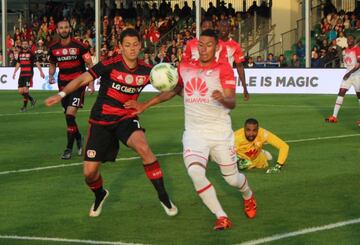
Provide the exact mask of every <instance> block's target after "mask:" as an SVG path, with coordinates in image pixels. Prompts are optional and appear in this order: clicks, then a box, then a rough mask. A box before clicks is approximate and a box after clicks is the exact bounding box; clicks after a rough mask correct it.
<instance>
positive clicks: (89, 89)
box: [87, 83, 95, 94]
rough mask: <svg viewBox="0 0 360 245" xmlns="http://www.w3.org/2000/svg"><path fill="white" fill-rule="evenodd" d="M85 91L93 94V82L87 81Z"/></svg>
mask: <svg viewBox="0 0 360 245" xmlns="http://www.w3.org/2000/svg"><path fill="white" fill-rule="evenodd" d="M87 91H88V92H89V94H93V93H94V92H95V87H94V83H89V85H88V86H87Z"/></svg>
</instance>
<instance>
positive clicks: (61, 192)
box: [0, 91, 360, 244]
mask: <svg viewBox="0 0 360 245" xmlns="http://www.w3.org/2000/svg"><path fill="white" fill-rule="evenodd" d="M51 94H54V92H52V93H49V92H38V91H31V95H33V96H34V97H36V98H37V99H38V104H37V105H36V106H35V108H32V109H31V108H30V109H29V110H28V112H26V113H20V112H19V108H20V107H21V104H22V100H21V97H20V96H19V95H17V94H16V92H15V91H1V92H0V96H1V97H0V98H1V103H0V119H1V120H0V156H1V158H0V172H3V171H8V170H18V169H28V168H36V167H45V166H50V165H58V164H70V163H76V162H79V163H80V162H81V161H82V158H81V157H78V156H76V154H75V151H74V156H73V158H72V159H71V160H69V161H63V160H60V159H59V157H60V155H61V153H62V152H63V150H64V148H65V143H66V131H65V120H64V117H63V115H62V109H61V107H60V106H54V107H51V108H45V107H44V106H43V105H42V101H43V99H45V98H46V97H47V96H49V95H51ZM152 95H153V94H150V93H146V94H143V95H142V96H141V97H140V100H144V99H146V98H149V97H150V96H152ZM95 97H96V96H95V95H93V96H87V98H86V102H85V104H86V106H85V108H84V109H83V110H82V111H81V112H79V113H78V116H77V122H78V124H79V128H80V130H81V132H82V133H83V134H85V133H86V129H87V119H88V117H89V109H90V108H91V106H92V104H93V102H94V99H95ZM335 98H336V96H335V95H332V96H320V95H252V96H251V99H250V101H249V102H243V101H242V98H241V97H239V98H238V106H237V107H236V109H235V110H234V111H233V112H232V119H233V128H234V129H237V128H240V127H242V124H243V122H244V120H245V119H246V118H248V117H255V118H257V119H258V120H259V122H260V124H261V126H262V127H264V128H266V129H268V130H270V131H272V132H274V133H275V134H277V135H278V136H280V137H281V138H283V139H284V140H297V139H307V138H314V137H327V136H338V135H349V134H360V128H359V127H358V126H357V125H356V123H355V122H356V120H357V119H358V117H359V115H360V112H359V108H358V106H357V100H356V99H355V97H354V96H347V97H346V98H345V101H344V105H343V107H342V109H341V111H340V114H339V123H337V124H326V123H325V122H324V118H325V117H326V116H328V115H330V114H331V112H332V107H333V104H334V102H335ZM141 125H142V126H143V127H145V128H146V135H147V138H148V141H149V143H150V145H151V147H152V149H153V151H154V153H156V154H157V153H169V152H172V153H179V152H181V151H182V145H181V137H182V130H183V107H182V104H181V98H175V99H173V100H171V101H169V102H166V103H163V104H161V107H158V108H152V109H150V110H148V111H146V112H145V113H144V114H143V115H141ZM289 145H290V154H289V158H288V161H287V165H286V167H284V169H283V170H282V172H281V173H280V174H278V175H266V174H264V170H252V171H246V172H245V174H246V176H247V177H248V179H249V182H250V185H251V187H252V188H253V190H254V192H255V197H256V198H257V202H258V215H257V217H256V218H255V219H254V220H248V219H247V218H246V217H245V215H244V213H243V205H242V199H241V195H240V193H239V192H238V191H236V190H235V189H234V188H232V187H230V186H228V185H227V184H226V182H225V181H224V180H223V179H222V177H221V175H220V171H219V170H218V167H217V166H216V164H214V163H212V162H210V163H209V166H208V174H207V175H208V178H209V179H210V181H211V182H212V183H213V184H214V186H215V188H216V190H217V194H218V198H219V200H220V202H221V203H222V205H223V208H224V209H225V211H226V212H227V213H228V215H229V217H230V218H231V220H232V221H233V225H234V226H233V229H231V230H228V231H223V232H215V231H212V226H213V224H214V222H215V217H214V216H213V215H212V214H211V213H210V212H209V210H208V209H207V208H206V207H205V206H204V205H203V204H202V202H201V200H200V198H199V197H198V196H197V195H196V193H195V190H194V188H193V186H192V183H191V180H190V178H189V177H188V175H187V173H186V170H185V167H184V165H183V161H182V156H181V154H175V155H170V156H162V157H159V160H160V163H161V166H162V169H163V172H164V175H165V184H166V186H167V189H168V192H169V194H170V195H171V197H172V199H173V201H174V202H175V203H176V205H177V206H178V208H179V210H180V213H179V215H178V216H176V217H168V216H166V215H165V213H164V211H163V209H162V207H161V206H160V203H159V202H158V200H157V197H156V194H155V191H154V190H153V187H152V185H151V183H150V182H149V181H148V179H147V178H146V177H145V174H144V171H143V167H142V164H141V161H140V160H139V159H135V160H126V161H118V162H117V163H114V164H105V165H103V166H102V169H101V171H102V175H103V177H104V179H105V187H106V188H108V189H109V191H110V196H109V198H108V200H107V202H106V203H105V205H104V209H103V213H102V215H101V216H100V217H98V218H89V217H88V216H87V214H88V209H89V208H90V205H91V203H92V201H93V195H92V193H91V192H90V191H89V190H88V189H87V187H86V185H85V184H84V181H83V176H82V167H81V165H79V166H72V167H67V168H57V169H49V170H42V171H31V172H27V173H11V174H3V175H0V177H1V180H0V183H1V187H0V196H1V201H0V210H2V214H1V216H0V235H18V236H38V237H58V238H68V239H84V240H100V241H122V242H129V243H131V242H132V243H146V244H234V243H241V242H244V241H248V240H253V239H259V238H263V237H267V236H271V235H274V234H280V233H287V232H293V231H296V230H301V229H304V228H309V227H314V226H323V225H326V224H330V223H336V222H340V221H345V220H350V219H355V218H360V215H359V213H360V205H359V203H360V195H359V191H358V184H359V159H360V150H359V146H360V136H355V137H347V138H338V139H323V140H316V141H304V142H296V143H289ZM266 149H268V150H269V151H270V152H272V154H273V156H274V157H275V159H276V157H277V152H276V151H275V150H274V149H273V148H272V147H266ZM133 156H136V154H135V153H134V152H132V151H130V150H129V149H127V148H126V147H124V146H121V150H120V153H119V155H118V157H119V158H126V157H133ZM359 234H360V224H354V225H349V226H345V227H341V228H337V229H333V230H328V231H321V232H316V233H311V234H306V235H302V236H297V237H292V238H287V239H284V240H279V241H275V242H273V243H272V244H311V243H312V244H334V243H337V244H359V242H360V238H359ZM0 244H68V243H61V242H59V243H55V242H40V241H18V240H7V239H0Z"/></svg>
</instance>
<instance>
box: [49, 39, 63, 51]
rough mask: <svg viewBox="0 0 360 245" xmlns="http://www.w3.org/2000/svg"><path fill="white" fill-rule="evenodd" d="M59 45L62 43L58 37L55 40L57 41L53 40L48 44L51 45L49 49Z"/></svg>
mask: <svg viewBox="0 0 360 245" xmlns="http://www.w3.org/2000/svg"><path fill="white" fill-rule="evenodd" d="M58 45H60V39H57V40H55V41H52V42H51V43H50V44H49V45H48V47H49V49H53V48H55V47H56V46H58Z"/></svg>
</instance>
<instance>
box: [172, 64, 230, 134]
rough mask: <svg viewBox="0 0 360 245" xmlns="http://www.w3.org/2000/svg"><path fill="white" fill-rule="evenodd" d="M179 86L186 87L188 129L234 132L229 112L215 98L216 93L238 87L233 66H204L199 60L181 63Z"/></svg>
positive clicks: (218, 132) (185, 104) (185, 100)
mask: <svg viewBox="0 0 360 245" xmlns="http://www.w3.org/2000/svg"><path fill="white" fill-rule="evenodd" d="M178 72H179V83H180V84H181V85H182V86H183V88H184V106H185V130H190V131H192V132H194V131H196V132H199V131H202V132H204V131H207V132H209V133H214V135H216V133H217V134H218V135H221V134H222V136H221V137H223V136H224V132H230V131H231V132H232V127H231V118H230V115H229V111H230V110H229V109H227V108H225V107H224V106H223V105H222V104H220V103H219V102H218V101H216V100H214V99H213V98H212V97H211V95H212V93H213V92H214V91H215V90H219V91H221V92H223V90H224V89H234V90H235V88H236V83H235V78H234V72H233V69H232V68H231V66H230V65H229V63H227V62H217V61H214V62H212V63H211V64H209V65H208V66H201V65H200V63H199V61H194V60H191V61H190V62H188V61H183V62H181V64H180V66H179V68H178Z"/></svg>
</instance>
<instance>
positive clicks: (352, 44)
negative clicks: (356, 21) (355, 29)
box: [347, 36, 354, 47]
mask: <svg viewBox="0 0 360 245" xmlns="http://www.w3.org/2000/svg"><path fill="white" fill-rule="evenodd" d="M347 43H348V46H350V47H352V46H354V38H353V36H348V38H347Z"/></svg>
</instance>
